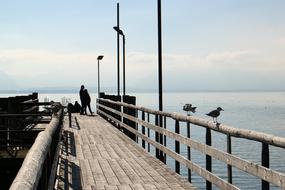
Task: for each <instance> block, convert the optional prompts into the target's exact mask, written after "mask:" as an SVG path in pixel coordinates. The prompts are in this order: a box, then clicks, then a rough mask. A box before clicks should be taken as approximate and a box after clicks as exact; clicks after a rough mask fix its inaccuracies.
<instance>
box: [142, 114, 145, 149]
mask: <svg viewBox="0 0 285 190" xmlns="http://www.w3.org/2000/svg"><path fill="white" fill-rule="evenodd" d="M142 120H143V121H144V120H145V113H144V111H142ZM142 134H143V135H145V126H143V125H142ZM142 147H143V148H144V149H145V140H144V139H142Z"/></svg>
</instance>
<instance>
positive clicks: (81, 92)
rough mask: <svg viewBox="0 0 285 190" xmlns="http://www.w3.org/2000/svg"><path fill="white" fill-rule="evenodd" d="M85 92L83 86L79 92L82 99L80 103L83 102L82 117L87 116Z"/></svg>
mask: <svg viewBox="0 0 285 190" xmlns="http://www.w3.org/2000/svg"><path fill="white" fill-rule="evenodd" d="M84 90H85V87H84V85H81V88H80V91H79V97H80V101H81V110H80V115H84V114H86V100H85V99H84Z"/></svg>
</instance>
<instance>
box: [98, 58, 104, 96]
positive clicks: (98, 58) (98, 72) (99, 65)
mask: <svg viewBox="0 0 285 190" xmlns="http://www.w3.org/2000/svg"><path fill="white" fill-rule="evenodd" d="M103 57H104V55H99V56H98V57H97V60H98V86H97V88H98V98H100V60H102V59H103Z"/></svg>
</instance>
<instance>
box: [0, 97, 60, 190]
mask: <svg viewBox="0 0 285 190" xmlns="http://www.w3.org/2000/svg"><path fill="white" fill-rule="evenodd" d="M42 106H44V107H42ZM59 106H60V105H58V104H55V103H51V102H39V100H38V94H37V93H33V94H31V95H27V96H15V97H8V98H0V168H1V170H0V177H1V188H3V189H7V188H8V187H9V186H10V185H11V183H12V181H13V179H14V178H15V176H16V174H17V173H18V171H19V168H20V167H21V165H22V163H23V161H24V158H25V157H26V155H27V153H28V151H29V150H30V148H31V147H32V145H33V144H34V142H35V139H37V136H38V134H39V133H40V132H41V131H44V130H45V129H46V128H47V127H48V126H49V124H50V123H51V121H52V118H53V116H52V114H53V111H55V110H58V109H59ZM44 151H45V152H47V149H45V150H44ZM30 152H31V151H30ZM51 156H52V157H53V155H51ZM26 175H27V174H26ZM39 177H40V175H39ZM47 179H48V178H47Z"/></svg>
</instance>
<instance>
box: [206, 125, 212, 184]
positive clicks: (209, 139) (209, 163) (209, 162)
mask: <svg viewBox="0 0 285 190" xmlns="http://www.w3.org/2000/svg"><path fill="white" fill-rule="evenodd" d="M206 144H207V145H208V146H212V135H211V129H209V128H207V129H206ZM206 170H208V171H209V172H212V157H211V156H209V155H206ZM206 189H207V190H211V189H212V183H211V182H210V181H208V180H207V181H206Z"/></svg>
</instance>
